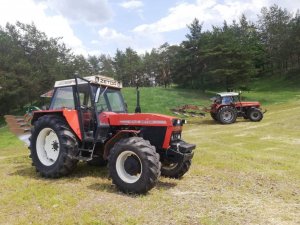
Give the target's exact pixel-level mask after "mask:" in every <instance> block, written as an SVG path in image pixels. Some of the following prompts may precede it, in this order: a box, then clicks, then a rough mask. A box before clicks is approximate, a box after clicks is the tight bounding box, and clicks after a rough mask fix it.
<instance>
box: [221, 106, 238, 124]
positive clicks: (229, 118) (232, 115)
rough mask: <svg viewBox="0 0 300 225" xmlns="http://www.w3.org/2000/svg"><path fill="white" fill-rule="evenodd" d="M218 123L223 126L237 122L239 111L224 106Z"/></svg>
mask: <svg viewBox="0 0 300 225" xmlns="http://www.w3.org/2000/svg"><path fill="white" fill-rule="evenodd" d="M217 117H218V121H220V123H222V124H231V123H234V122H235V121H236V118H237V111H236V109H235V108H234V107H232V106H223V107H222V108H221V109H220V110H219V111H218V114H217Z"/></svg>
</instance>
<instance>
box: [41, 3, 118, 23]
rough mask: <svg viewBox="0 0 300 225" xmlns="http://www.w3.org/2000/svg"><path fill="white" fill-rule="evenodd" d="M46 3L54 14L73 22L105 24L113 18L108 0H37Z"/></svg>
mask: <svg viewBox="0 0 300 225" xmlns="http://www.w3.org/2000/svg"><path fill="white" fill-rule="evenodd" d="M35 1H36V2H45V3H46V4H47V6H48V7H49V8H50V9H51V10H53V11H54V12H56V13H58V14H60V15H63V16H64V17H66V18H67V19H69V20H71V21H73V22H85V23H87V24H91V25H97V24H103V23H105V22H107V21H109V20H110V19H111V18H112V15H113V14H112V9H111V8H110V6H109V4H108V0H84V1H82V0H35Z"/></svg>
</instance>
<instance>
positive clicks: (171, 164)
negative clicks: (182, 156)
mask: <svg viewBox="0 0 300 225" xmlns="http://www.w3.org/2000/svg"><path fill="white" fill-rule="evenodd" d="M177 165H178V163H169V164H164V165H163V169H164V170H173V169H175V168H176V166H177Z"/></svg>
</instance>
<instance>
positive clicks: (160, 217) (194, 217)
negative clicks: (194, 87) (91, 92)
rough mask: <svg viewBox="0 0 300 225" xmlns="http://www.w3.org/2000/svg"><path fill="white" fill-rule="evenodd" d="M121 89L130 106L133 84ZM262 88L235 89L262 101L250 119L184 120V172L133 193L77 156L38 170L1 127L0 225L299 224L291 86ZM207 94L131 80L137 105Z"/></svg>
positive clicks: (203, 99)
mask: <svg viewBox="0 0 300 225" xmlns="http://www.w3.org/2000/svg"><path fill="white" fill-rule="evenodd" d="M124 92H125V98H126V99H127V102H128V104H129V109H130V111H133V110H134V106H135V89H130V88H129V89H125V90H124ZM268 93H269V92H268V91H267V90H266V88H265V87H262V86H257V89H256V90H254V91H252V92H250V93H244V95H245V96H246V98H247V99H252V98H253V99H254V100H259V101H262V100H263V102H264V103H265V104H266V106H267V108H268V112H267V113H266V114H265V117H264V119H263V120H262V121H261V122H259V123H254V122H249V121H247V120H243V119H239V120H238V121H237V122H236V123H235V124H232V125H220V124H217V123H215V122H214V121H213V120H212V119H210V118H209V117H206V118H189V119H188V124H186V125H185V127H184V131H183V138H184V139H185V140H186V141H187V142H190V143H195V144H196V145H197V149H196V150H195V155H194V158H193V163H192V167H191V169H190V171H189V172H188V173H187V174H186V175H185V176H184V177H183V179H181V180H174V179H168V178H163V177H161V178H160V180H159V182H158V184H157V186H156V187H155V188H154V189H152V190H151V191H150V192H149V193H148V194H147V195H141V196H136V195H126V194H123V193H121V192H119V191H118V190H117V189H116V188H115V186H113V185H112V184H111V180H109V179H108V171H107V169H106V168H95V167H91V166H88V165H86V164H84V163H80V164H79V165H78V167H77V169H76V170H75V171H74V172H73V173H72V174H71V175H70V176H68V177H64V178H61V179H44V178H41V177H40V176H39V174H38V173H36V171H35V169H34V167H32V166H31V160H30V159H29V158H28V154H29V152H28V149H27V147H26V146H24V144H23V143H22V142H21V141H19V140H18V139H17V138H16V137H14V136H13V135H12V134H11V133H10V132H9V131H8V129H7V128H6V127H2V128H0V180H1V185H0V224H155V225H156V224H205V225H213V224H230V225H231V224H299V223H300V217H299V208H300V163H299V161H300V151H299V149H300V114H299V110H300V100H299V94H300V90H297V89H293V88H291V89H285V90H283V91H282V92H280V91H278V92H275V91H273V92H272V93H271V92H270V94H268ZM273 94H274V96H277V98H275V100H273V99H274V98H273ZM209 96H210V94H207V95H203V94H201V92H198V91H187V90H183V89H175V88H169V89H164V88H153V89H151V88H141V102H142V110H143V111H146V112H157V113H168V114H170V112H169V108H171V107H173V106H178V105H183V104H197V105H201V104H206V103H209V101H208V97H209Z"/></svg>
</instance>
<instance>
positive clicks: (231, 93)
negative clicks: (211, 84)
mask: <svg viewBox="0 0 300 225" xmlns="http://www.w3.org/2000/svg"><path fill="white" fill-rule="evenodd" d="M217 95H220V96H221V97H228V96H239V93H237V92H221V93H217Z"/></svg>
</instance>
